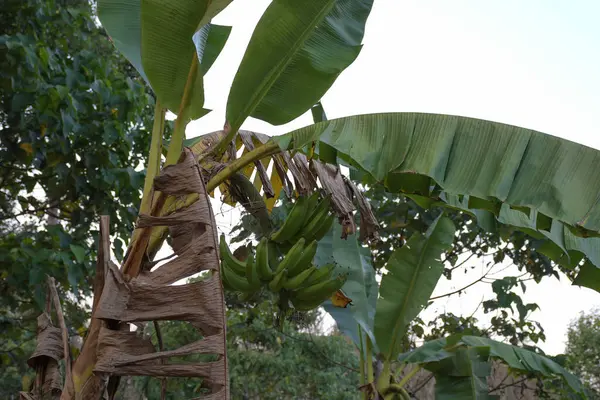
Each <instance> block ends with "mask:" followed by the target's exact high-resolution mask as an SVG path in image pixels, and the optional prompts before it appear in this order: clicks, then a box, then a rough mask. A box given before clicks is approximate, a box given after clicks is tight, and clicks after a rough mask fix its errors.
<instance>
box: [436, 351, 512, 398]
mask: <svg viewBox="0 0 600 400" xmlns="http://www.w3.org/2000/svg"><path fill="white" fill-rule="evenodd" d="M491 372H492V363H491V361H490V360H489V350H487V349H479V348H473V347H469V348H461V349H458V350H457V351H456V352H455V353H454V354H453V356H452V357H450V358H447V359H444V360H442V361H440V362H439V363H438V365H437V368H436V371H435V373H434V376H435V398H436V400H491V399H499V398H500V397H499V396H493V395H490V394H489V393H488V390H489V389H488V384H487V377H488V376H490V374H491Z"/></svg>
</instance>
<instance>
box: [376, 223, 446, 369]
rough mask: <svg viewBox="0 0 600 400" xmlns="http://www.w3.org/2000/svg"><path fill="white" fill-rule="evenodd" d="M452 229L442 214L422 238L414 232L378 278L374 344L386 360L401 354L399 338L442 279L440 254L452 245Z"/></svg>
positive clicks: (394, 254) (395, 252) (393, 254)
mask: <svg viewBox="0 0 600 400" xmlns="http://www.w3.org/2000/svg"><path fill="white" fill-rule="evenodd" d="M454 232H455V227H454V224H453V223H452V221H451V220H450V219H449V218H447V217H445V216H443V215H441V216H440V217H438V218H437V219H436V220H435V222H434V223H433V224H432V225H431V226H430V227H429V229H428V230H427V232H426V233H425V234H424V235H422V234H419V233H415V234H413V235H412V236H411V238H410V239H409V240H408V242H406V244H405V245H404V246H402V247H401V248H399V249H397V250H396V251H394V252H393V253H392V255H391V256H390V258H389V260H388V262H387V263H386V265H385V268H386V269H387V270H388V272H387V273H386V274H384V275H383V277H382V278H381V285H380V287H379V300H378V301H377V311H376V313H375V341H376V343H377V346H378V347H379V351H380V352H381V353H382V354H383V356H384V358H385V360H388V361H389V360H392V359H394V358H396V356H397V355H398V354H399V353H400V352H401V348H400V344H401V341H400V339H401V337H402V336H403V335H404V333H405V331H406V328H407V327H408V324H409V323H410V321H412V320H413V319H414V318H415V317H416V316H417V315H418V314H419V313H420V312H421V310H422V308H423V306H424V305H425V304H427V301H428V300H429V297H431V293H432V292H433V289H435V286H436V284H437V282H438V280H439V279H440V277H441V276H442V273H443V271H444V264H443V262H442V260H441V255H442V253H443V252H444V251H445V250H447V249H448V248H450V246H452V242H453V240H454Z"/></svg>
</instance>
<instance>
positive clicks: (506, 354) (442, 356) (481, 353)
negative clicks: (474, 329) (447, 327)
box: [398, 335, 584, 399]
mask: <svg viewBox="0 0 600 400" xmlns="http://www.w3.org/2000/svg"><path fill="white" fill-rule="evenodd" d="M464 350H467V351H470V353H466V355H468V356H469V357H466V358H468V359H470V360H472V361H475V362H488V361H489V360H490V359H497V360H500V361H502V362H503V363H505V364H506V365H508V366H509V367H510V368H511V369H512V370H514V371H518V372H522V373H528V372H531V373H537V374H541V375H542V376H545V377H552V376H557V377H562V378H563V379H564V381H565V382H566V383H567V385H568V386H569V387H570V388H571V389H572V390H573V392H575V394H577V396H578V398H584V397H583V393H584V388H583V385H582V384H581V382H580V381H579V379H577V378H576V377H575V376H574V375H573V374H571V373H570V372H568V371H566V370H565V369H564V368H563V367H561V366H560V365H558V364H557V363H556V362H554V361H552V360H550V359H549V358H546V357H544V356H542V355H539V354H537V353H534V352H532V351H529V350H525V349H522V348H520V347H516V346H511V345H509V344H505V343H501V342H497V341H495V340H492V339H488V338H484V337H478V336H460V335H454V336H450V337H448V338H443V339H438V340H434V341H431V342H427V343H425V344H424V345H423V346H421V347H419V348H417V349H416V350H413V351H410V352H407V353H404V354H401V355H400V356H399V357H398V360H399V361H400V362H405V363H414V364H418V365H422V366H423V367H424V368H425V369H427V370H430V371H432V372H434V373H435V374H436V380H437V379H438V378H439V377H441V378H442V385H444V387H445V388H446V390H451V387H452V385H451V384H452V383H454V384H455V386H456V387H455V389H453V390H456V396H457V397H447V398H457V399H459V398H465V399H471V398H475V399H476V398H485V397H461V396H459V395H460V394H461V393H466V389H465V387H466V385H465V381H463V380H461V379H458V380H454V382H451V381H452V379H450V377H449V376H447V375H453V376H457V377H460V376H462V377H463V378H465V377H470V376H471V374H470V373H465V372H468V368H469V365H468V363H465V362H466V361H468V360H467V359H465V357H464V355H465V353H462V354H461V351H464ZM474 367H475V368H476V369H478V370H479V371H480V372H482V371H483V367H481V366H474ZM461 370H462V372H461ZM438 374H439V376H438ZM477 375H478V377H481V374H479V373H478V374H477ZM444 379H445V380H444ZM472 379H475V377H472ZM470 388H471V389H472V388H473V385H472V384H471V386H470ZM436 393H439V391H438V389H436ZM451 393H452V392H451Z"/></svg>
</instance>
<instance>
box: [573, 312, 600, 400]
mask: <svg viewBox="0 0 600 400" xmlns="http://www.w3.org/2000/svg"><path fill="white" fill-rule="evenodd" d="M565 354H566V365H567V367H568V368H569V369H571V370H572V371H573V372H574V373H575V374H577V375H578V376H580V377H581V378H582V379H583V381H584V383H585V384H586V385H587V386H588V388H589V389H590V392H591V393H590V397H591V398H594V399H600V310H598V309H595V310H592V311H590V312H589V313H586V314H581V315H580V316H579V318H577V319H576V320H574V321H573V322H572V323H571V324H570V325H569V330H568V333H567V347H566V350H565Z"/></svg>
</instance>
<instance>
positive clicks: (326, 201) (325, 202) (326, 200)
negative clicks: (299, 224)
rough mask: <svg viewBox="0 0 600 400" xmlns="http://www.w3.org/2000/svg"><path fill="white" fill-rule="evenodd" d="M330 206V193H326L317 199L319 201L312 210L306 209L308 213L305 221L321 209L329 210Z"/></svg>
mask: <svg viewBox="0 0 600 400" xmlns="http://www.w3.org/2000/svg"><path fill="white" fill-rule="evenodd" d="M330 207H331V195H330V194H328V195H327V196H325V197H323V198H322V199H321V201H319V203H318V204H317V205H316V207H315V208H314V210H308V212H309V213H310V214H309V215H308V219H307V221H310V220H312V219H313V218H314V217H315V216H316V215H317V214H318V213H320V212H322V211H323V210H327V211H329V208H330Z"/></svg>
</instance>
